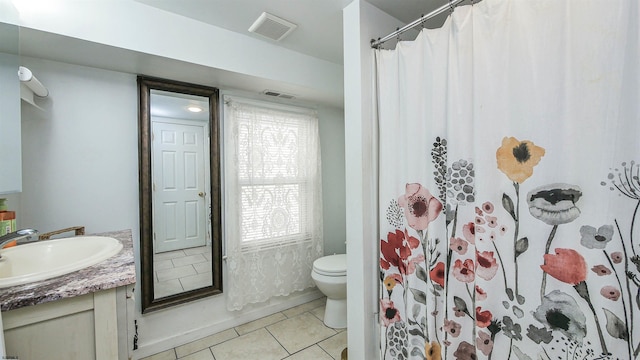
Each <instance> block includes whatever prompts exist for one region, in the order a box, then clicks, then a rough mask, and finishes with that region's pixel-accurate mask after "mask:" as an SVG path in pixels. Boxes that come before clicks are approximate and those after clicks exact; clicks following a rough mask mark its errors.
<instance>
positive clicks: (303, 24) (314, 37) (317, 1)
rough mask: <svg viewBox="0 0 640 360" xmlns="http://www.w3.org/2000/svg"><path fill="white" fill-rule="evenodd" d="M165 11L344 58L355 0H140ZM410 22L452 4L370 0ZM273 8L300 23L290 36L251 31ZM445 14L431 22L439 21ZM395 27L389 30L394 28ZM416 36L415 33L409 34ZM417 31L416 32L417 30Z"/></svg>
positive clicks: (319, 54)
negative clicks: (347, 20)
mask: <svg viewBox="0 0 640 360" xmlns="http://www.w3.org/2000/svg"><path fill="white" fill-rule="evenodd" d="M136 1H138V2H140V3H143V4H147V5H149V6H153V7H156V8H159V9H162V10H165V11H169V12H172V13H175V14H178V15H182V16H185V17H188V18H192V19H194V20H197V21H201V22H205V23H208V24H211V25H215V26H218V27H221V28H224V29H227V30H231V31H233V32H237V33H240V34H244V35H246V36H252V37H256V38H258V39H261V40H264V41H267V42H271V43H277V44H278V45H279V46H282V47H284V48H287V49H290V50H293V51H297V52H300V53H303V54H307V55H311V56H314V57H317V58H320V59H324V60H327V61H331V62H333V63H337V64H342V60H343V57H342V9H343V8H344V7H345V6H347V5H348V4H349V3H351V1H352V0H233V1H230V0H180V1H175V0H136ZM367 1H368V2H369V3H371V4H373V5H374V6H376V7H378V8H379V9H380V10H382V11H384V12H386V13H388V14H390V15H392V16H393V17H395V18H397V19H399V20H400V21H402V22H404V23H410V22H412V21H413V20H416V19H417V18H419V17H420V15H422V14H428V13H429V12H430V11H432V10H434V9H436V8H438V7H440V6H442V5H443V4H446V3H447V2H448V1H447V0H367ZM262 12H268V13H271V14H273V15H276V16H278V17H280V18H283V19H285V20H287V21H289V22H292V23H294V24H296V25H297V26H298V27H297V28H296V29H295V30H294V31H293V32H292V33H291V34H290V35H288V36H287V37H285V38H284V39H282V40H280V41H279V42H275V41H273V40H269V39H266V38H263V37H261V36H259V35H255V34H253V33H251V32H249V31H248V29H249V27H250V26H251V25H252V24H253V22H254V21H255V20H256V19H257V18H258V17H259V16H260V14H262ZM446 17H447V14H446V13H445V14H442V15H440V16H437V17H435V18H434V19H432V20H430V21H428V22H425V26H426V27H430V28H432V27H439V26H441V25H442V23H443V22H444V20H445V19H446ZM394 30H395V29H389V31H388V32H387V33H384V34H380V37H382V36H385V35H387V34H388V33H391V32H393V31H394ZM406 36H412V35H409V34H408V35H405V37H404V38H406ZM413 36H415V34H414V35H413Z"/></svg>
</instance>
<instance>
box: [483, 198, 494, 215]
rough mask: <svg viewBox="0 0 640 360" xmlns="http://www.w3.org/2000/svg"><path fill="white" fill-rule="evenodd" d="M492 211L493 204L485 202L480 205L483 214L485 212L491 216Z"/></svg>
mask: <svg viewBox="0 0 640 360" xmlns="http://www.w3.org/2000/svg"><path fill="white" fill-rule="evenodd" d="M493 209H494V208H493V204H492V203H491V202H490V201H487V202H485V203H483V204H482V210H484V212H486V213H487V214H492V213H493Z"/></svg>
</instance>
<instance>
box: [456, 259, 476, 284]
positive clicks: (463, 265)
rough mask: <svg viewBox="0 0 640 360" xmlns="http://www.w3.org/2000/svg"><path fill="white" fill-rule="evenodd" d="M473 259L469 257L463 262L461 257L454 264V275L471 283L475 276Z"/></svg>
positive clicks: (459, 279) (464, 281)
mask: <svg viewBox="0 0 640 360" xmlns="http://www.w3.org/2000/svg"><path fill="white" fill-rule="evenodd" d="M473 269H474V264H473V260H471V259H467V260H465V261H464V262H462V261H461V260H460V259H458V260H456V262H455V263H454V264H453V276H454V277H455V278H456V279H457V280H458V281H461V282H463V283H470V282H472V281H473V280H474V278H475V272H474V270H473Z"/></svg>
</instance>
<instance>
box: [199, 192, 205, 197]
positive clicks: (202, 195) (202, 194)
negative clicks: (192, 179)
mask: <svg viewBox="0 0 640 360" xmlns="http://www.w3.org/2000/svg"><path fill="white" fill-rule="evenodd" d="M205 195H206V193H203V192H202V191H200V192H199V193H198V196H200V197H204V196H205Z"/></svg>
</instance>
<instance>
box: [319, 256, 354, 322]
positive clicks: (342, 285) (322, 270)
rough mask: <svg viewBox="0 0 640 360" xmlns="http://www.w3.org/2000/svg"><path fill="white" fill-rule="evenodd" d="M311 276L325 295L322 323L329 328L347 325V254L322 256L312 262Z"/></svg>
mask: <svg viewBox="0 0 640 360" xmlns="http://www.w3.org/2000/svg"><path fill="white" fill-rule="evenodd" d="M311 278H312V279H313V281H315V283H316V286H317V287H318V289H319V290H320V291H321V292H322V293H323V294H324V295H326V296H327V304H326V306H325V309H324V323H325V325H327V326H328V327H330V328H334V329H342V328H346V327H347V255H346V254H338V255H329V256H324V257H321V258H319V259H317V260H316V261H314V262H313V271H312V272H311Z"/></svg>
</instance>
